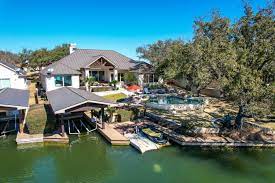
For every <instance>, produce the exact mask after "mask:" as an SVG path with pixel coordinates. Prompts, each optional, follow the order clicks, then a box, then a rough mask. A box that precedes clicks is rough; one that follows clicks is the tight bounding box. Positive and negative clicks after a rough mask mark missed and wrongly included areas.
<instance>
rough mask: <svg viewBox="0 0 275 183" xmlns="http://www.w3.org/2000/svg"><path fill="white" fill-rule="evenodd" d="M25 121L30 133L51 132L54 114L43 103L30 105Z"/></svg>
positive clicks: (53, 128) (53, 126)
mask: <svg viewBox="0 0 275 183" xmlns="http://www.w3.org/2000/svg"><path fill="white" fill-rule="evenodd" d="M26 123H27V126H28V130H29V133H30V134H41V133H42V134H43V133H51V132H52V131H53V130H55V126H56V123H55V116H54V115H53V113H52V112H50V109H49V106H48V105H44V104H35V105H31V107H30V110H29V111H28V114H27V118H26Z"/></svg>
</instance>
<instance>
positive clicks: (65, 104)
mask: <svg viewBox="0 0 275 183" xmlns="http://www.w3.org/2000/svg"><path fill="white" fill-rule="evenodd" d="M47 97H48V100H49V104H50V105H51V108H52V110H53V112H54V114H55V116H56V119H57V121H58V122H59V123H60V127H61V134H62V136H64V135H65V121H66V122H67V124H68V132H69V134H79V133H80V130H79V128H77V125H76V123H79V124H80V126H81V128H82V127H83V128H84V129H86V131H87V132H91V131H94V130H96V129H97V125H98V124H99V125H101V128H103V129H104V128H105V119H104V109H105V108H106V107H115V106H117V104H116V103H115V102H112V101H110V100H107V99H105V98H103V97H100V96H98V95H95V94H93V93H91V92H87V91H85V90H81V89H77V88H72V87H62V88H59V89H56V90H52V91H49V92H47ZM96 108H97V109H101V110H100V117H99V118H96V117H93V110H94V109H96ZM87 112H91V117H88V116H87V115H86V113H87ZM83 117H84V118H86V119H87V120H88V121H89V122H90V123H91V124H93V125H94V126H95V128H94V129H90V128H89V127H88V126H87V125H85V123H84V122H83V121H82V120H81V118H83ZM73 131H75V132H73Z"/></svg>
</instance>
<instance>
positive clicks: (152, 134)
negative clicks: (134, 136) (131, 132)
mask: <svg viewBox="0 0 275 183" xmlns="http://www.w3.org/2000/svg"><path fill="white" fill-rule="evenodd" d="M140 131H141V132H142V134H143V135H145V136H146V137H147V138H148V139H150V140H151V141H153V142H155V143H157V144H161V145H163V144H167V142H168V140H167V139H165V138H164V137H163V134H162V133H160V132H156V131H154V130H152V129H151V128H142V129H140Z"/></svg>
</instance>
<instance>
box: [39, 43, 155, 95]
mask: <svg viewBox="0 0 275 183" xmlns="http://www.w3.org/2000/svg"><path fill="white" fill-rule="evenodd" d="M145 66H146V68H150V67H151V66H150V64H148V63H145V62H140V61H135V60H133V59H130V58H128V57H126V56H124V55H122V54H120V53H118V52H116V51H113V50H95V49H76V47H75V44H74V45H71V46H70V55H68V56H66V57H64V58H62V59H60V60H59V61H57V62H54V63H53V64H51V65H49V66H47V67H46V68H44V69H43V70H42V71H41V72H40V79H41V83H42V86H43V88H44V89H45V90H46V91H51V90H55V89H58V88H60V87H63V86H70V87H74V88H80V87H81V85H83V82H82V81H83V80H84V79H85V78H87V77H90V76H93V77H94V78H95V79H96V80H97V81H98V82H99V83H108V82H111V81H113V80H116V81H118V82H119V83H118V86H120V85H121V84H122V83H123V81H124V74H125V73H127V72H133V73H134V74H135V75H136V76H137V78H138V81H139V85H144V84H146V83H150V82H155V81H157V78H156V77H154V73H152V72H151V71H149V70H145V69H144V68H145Z"/></svg>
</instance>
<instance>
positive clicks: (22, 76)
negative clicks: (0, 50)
mask: <svg viewBox="0 0 275 183" xmlns="http://www.w3.org/2000/svg"><path fill="white" fill-rule="evenodd" d="M2 88H16V89H27V78H26V73H25V71H23V70H22V69H20V68H18V67H16V66H15V65H13V64H10V63H7V62H5V61H0V89H2Z"/></svg>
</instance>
